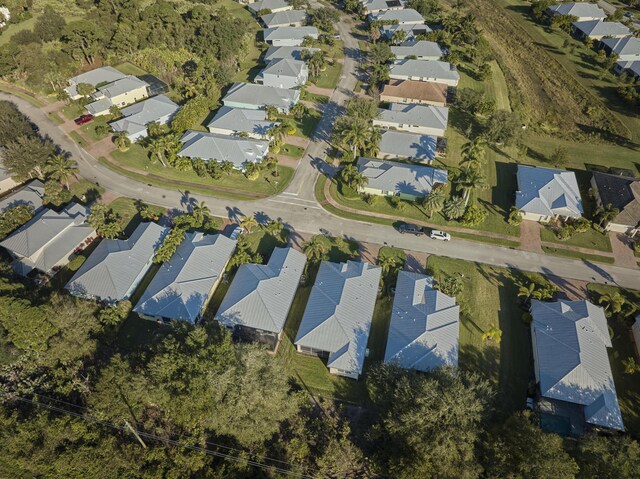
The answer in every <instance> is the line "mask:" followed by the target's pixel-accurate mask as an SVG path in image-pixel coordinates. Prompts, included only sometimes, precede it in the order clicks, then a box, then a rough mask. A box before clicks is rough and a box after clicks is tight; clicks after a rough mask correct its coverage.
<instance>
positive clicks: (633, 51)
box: [600, 37, 640, 62]
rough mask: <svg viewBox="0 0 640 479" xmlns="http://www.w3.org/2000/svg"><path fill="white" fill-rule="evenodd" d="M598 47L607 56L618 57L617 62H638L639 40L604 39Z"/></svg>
mask: <svg viewBox="0 0 640 479" xmlns="http://www.w3.org/2000/svg"><path fill="white" fill-rule="evenodd" d="M600 45H601V46H602V48H603V49H604V51H605V52H607V55H613V54H616V55H618V62H637V61H640V38H636V37H625V38H605V39H603V40H602V41H601V42H600Z"/></svg>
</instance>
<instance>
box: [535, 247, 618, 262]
mask: <svg viewBox="0 0 640 479" xmlns="http://www.w3.org/2000/svg"><path fill="white" fill-rule="evenodd" d="M542 251H544V252H545V253H548V254H554V255H556V256H566V257H568V258H576V259H585V260H587V261H597V262H599V263H606V264H613V263H614V259H613V258H612V257H610V256H601V255H596V254H585V253H578V252H576V251H571V250H568V249H562V248H551V247H549V246H543V247H542Z"/></svg>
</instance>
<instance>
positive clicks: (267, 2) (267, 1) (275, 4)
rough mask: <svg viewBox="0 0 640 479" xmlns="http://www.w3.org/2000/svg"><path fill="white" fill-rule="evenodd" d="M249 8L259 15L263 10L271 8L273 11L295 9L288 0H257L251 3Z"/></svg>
mask: <svg viewBox="0 0 640 479" xmlns="http://www.w3.org/2000/svg"><path fill="white" fill-rule="evenodd" d="M248 8H249V11H250V12H251V13H253V14H254V15H257V14H258V13H259V12H261V11H263V10H269V11H270V12H271V13H274V12H285V11H287V10H293V6H291V5H290V4H289V2H287V1H286V0H259V1H257V2H253V3H249V5H248Z"/></svg>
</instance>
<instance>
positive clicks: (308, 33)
mask: <svg viewBox="0 0 640 479" xmlns="http://www.w3.org/2000/svg"><path fill="white" fill-rule="evenodd" d="M263 33H264V41H265V42H271V41H273V40H303V39H304V38H305V37H312V38H318V29H317V28H316V27H311V26H305V27H275V28H265V29H264V32H263Z"/></svg>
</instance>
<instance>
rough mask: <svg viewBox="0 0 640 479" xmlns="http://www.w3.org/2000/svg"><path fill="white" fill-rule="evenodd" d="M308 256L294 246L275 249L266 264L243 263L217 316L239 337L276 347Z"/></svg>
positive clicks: (219, 320)
mask: <svg viewBox="0 0 640 479" xmlns="http://www.w3.org/2000/svg"><path fill="white" fill-rule="evenodd" d="M306 263H307V257H306V256H305V255H304V254H303V253H301V252H299V251H296V250H295V249H293V248H291V247H287V248H275V249H274V250H273V253H272V254H271V258H269V262H268V263H267V264H266V265H262V264H243V265H242V266H240V267H239V268H238V272H237V273H236V275H235V277H234V278H233V282H232V283H231V286H229V290H228V291H227V294H226V295H225V297H224V299H223V300H222V304H221V305H220V308H219V309H218V312H217V314H216V316H215V319H216V321H218V322H219V323H220V324H221V325H223V326H225V327H227V328H229V329H232V330H233V331H234V333H235V335H236V336H240V337H242V338H245V339H251V340H257V341H260V342H263V343H265V344H268V345H269V346H270V347H271V349H272V350H274V349H275V348H276V346H277V344H278V342H279V341H280V339H281V336H282V332H283V329H284V323H285V321H286V320H287V316H288V315H289V309H290V308H291V304H292V303H293V298H294V297H295V295H296V291H297V290H298V284H299V283H300V277H301V276H302V273H303V272H304V267H305V264H306Z"/></svg>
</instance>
